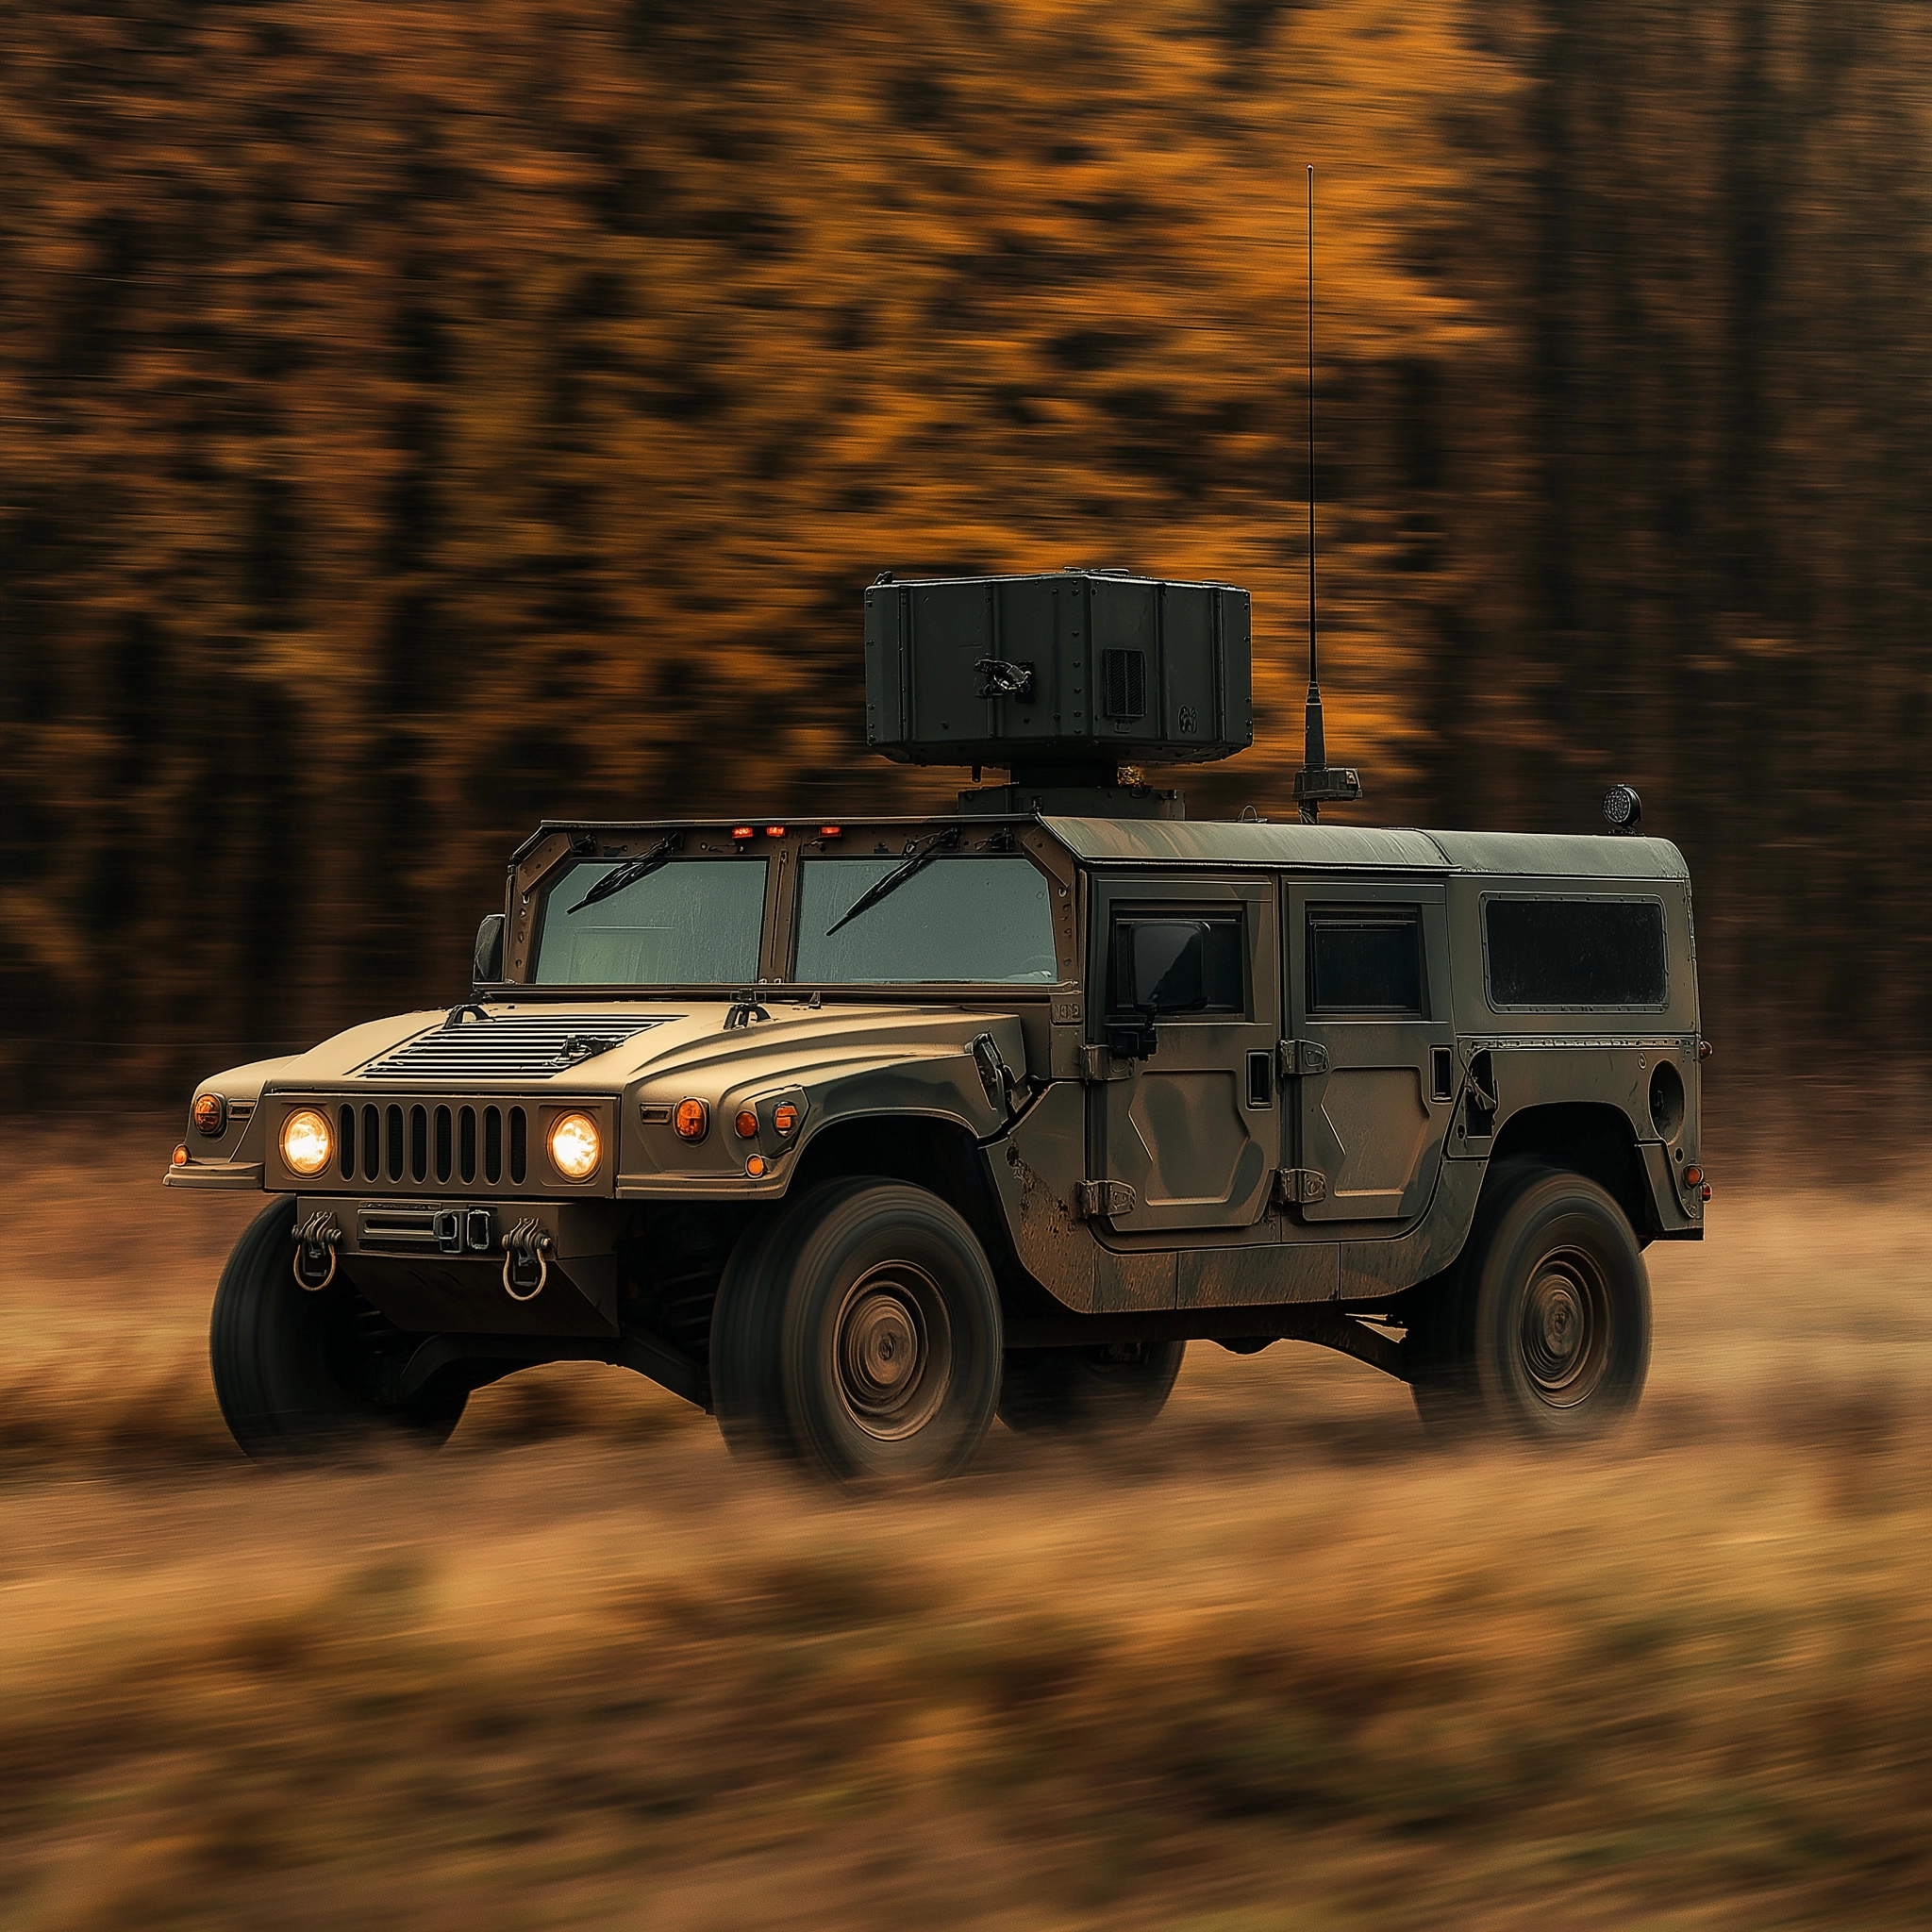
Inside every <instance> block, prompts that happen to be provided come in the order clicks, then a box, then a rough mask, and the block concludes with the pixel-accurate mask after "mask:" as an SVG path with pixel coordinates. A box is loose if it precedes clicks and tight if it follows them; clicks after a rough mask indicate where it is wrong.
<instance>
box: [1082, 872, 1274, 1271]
mask: <svg viewBox="0 0 1932 1932" xmlns="http://www.w3.org/2000/svg"><path fill="white" fill-rule="evenodd" d="M1093 910H1094V917H1093V921H1092V934H1093V949H1094V957H1093V958H1092V960H1091V974H1092V978H1091V982H1090V983H1091V985H1092V986H1093V987H1094V989H1095V991H1096V995H1097V996H1096V997H1095V998H1094V999H1093V1000H1092V1002H1091V1006H1092V1008H1094V1009H1095V1010H1098V1009H1100V1008H1102V1007H1103V1006H1104V1008H1105V1019H1104V1033H1103V1038H1104V1040H1105V1041H1106V1058H1107V1064H1108V1074H1109V1077H1108V1078H1107V1079H1106V1080H1105V1081H1103V1082H1101V1083H1099V1084H1096V1085H1095V1086H1093V1087H1092V1088H1091V1089H1090V1092H1091V1096H1092V1097H1091V1103H1090V1109H1089V1121H1090V1149H1089V1163H1090V1164H1089V1168H1088V1172H1089V1173H1090V1174H1095V1175H1097V1176H1100V1177H1102V1178H1104V1179H1105V1180H1106V1181H1108V1182H1113V1183H1117V1184H1119V1185H1118V1186H1116V1187H1114V1188H1111V1189H1107V1190H1104V1192H1105V1194H1106V1195H1107V1197H1108V1205H1107V1207H1106V1208H1105V1209H1104V1211H1105V1212H1106V1214H1107V1218H1108V1221H1109V1222H1110V1223H1111V1224H1112V1226H1113V1227H1114V1228H1116V1229H1117V1230H1119V1231H1120V1232H1122V1233H1138V1232H1141V1231H1142V1230H1146V1231H1149V1232H1153V1231H1156V1230H1159V1229H1168V1228H1204V1227H1249V1226H1252V1225H1253V1224H1255V1223H1256V1222H1257V1221H1258V1220H1260V1218H1261V1217H1262V1216H1263V1215H1264V1214H1265V1213H1266V1212H1267V1209H1268V1203H1269V1192H1270V1187H1271V1183H1272V1180H1273V1175H1274V1167H1275V1164H1276V1162H1277V1161H1278V1159H1279V1158H1280V1157H1279V1154H1278V1151H1277V1150H1278V1148H1279V1145H1280V1141H1281V1128H1280V1125H1279V1122H1280V1111H1279V1108H1278V1106H1277V1104H1276V1097H1275V1076H1274V1057H1275V1042H1276V1041H1278V1040H1279V1038H1280V1033H1281V1025H1280V1020H1281V998H1280V989H1281V974H1280V972H1279V969H1278V965H1277V953H1276V933H1277V930H1278V926H1277V919H1276V913H1275V909H1274V884H1273V882H1272V881H1254V882H1241V883H1226V884H1223V883H1210V882H1205V881H1201V880H1165V879H1120V880H1113V879H1108V880H1103V881H1101V882H1099V884H1098V885H1097V887H1096V890H1095V893H1094V908H1093ZM1124 1190H1125V1191H1131V1200H1129V1199H1128V1197H1127V1194H1126V1192H1124Z"/></svg>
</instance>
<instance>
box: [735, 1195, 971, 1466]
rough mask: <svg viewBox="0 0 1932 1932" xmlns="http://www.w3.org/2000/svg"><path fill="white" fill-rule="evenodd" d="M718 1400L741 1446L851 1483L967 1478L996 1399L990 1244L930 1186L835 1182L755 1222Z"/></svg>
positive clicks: (740, 1269)
mask: <svg viewBox="0 0 1932 1932" xmlns="http://www.w3.org/2000/svg"><path fill="white" fill-rule="evenodd" d="M711 1333H712V1345H711V1384H712V1399H713V1402H714V1404H715V1406H716V1408H717V1412H718V1418H719V1421H720V1423H721V1424H722V1425H723V1427H724V1438H725V1441H726V1442H727V1443H728V1444H729V1445H730V1447H731V1449H732V1450H733V1452H734V1453H735V1454H745V1453H755V1454H765V1455H775V1456H778V1457H786V1458H795V1459H797V1460H799V1461H801V1462H803V1463H804V1464H805V1465H806V1467H808V1469H810V1470H811V1471H813V1473H815V1474H819V1475H822V1476H824V1477H826V1478H828V1479H829V1480H831V1481H833V1482H837V1483H842V1484H846V1485H849V1486H854V1487H860V1488H865V1487H874V1486H884V1485H897V1484H904V1483H912V1482H928V1481H933V1480H936V1479H938V1478H941V1477H943V1476H948V1475H953V1474H957V1473H958V1471H959V1470H961V1469H963V1468H964V1467H965V1466H966V1464H967V1463H968V1462H969V1461H970V1460H971V1459H972V1457H973V1456H974V1452H975V1451H976V1450H977V1449H978V1447H979V1444H980V1442H981V1441H982V1440H983V1439H984V1438H985V1435H986V1432H987V1430H988V1428H989V1427H990V1426H991V1423H992V1416H993V1407H994V1404H995V1403H996V1402H997V1400H998V1397H999V1380H1000V1307H999V1294H998V1290H997V1288H996V1286H995V1284H994V1281H993V1277H992V1270H991V1267H990V1266H989V1265H988V1263H987V1258H986V1254H985V1251H984V1250H983V1249H982V1248H981V1247H980V1245H979V1242H978V1241H977V1240H976V1239H975V1238H974V1233H973V1230H972V1229H971V1228H970V1227H968V1226H967V1224H966V1223H965V1221H964V1220H963V1219H962V1218H961V1217H960V1216H959V1215H958V1213H957V1212H956V1211H955V1210H954V1209H953V1208H950V1207H948V1206H947V1204H946V1203H945V1202H943V1201H941V1200H940V1199H939V1198H938V1197H937V1196H936V1195H933V1194H930V1193H927V1192H926V1191H925V1190H924V1189H923V1188H915V1187H908V1186H906V1185H904V1184H902V1183H899V1182H894V1181H880V1180H872V1179H863V1178H852V1179H843V1180H835V1181H828V1182H826V1183H825V1184H824V1186H822V1187H819V1188H815V1189H813V1190H812V1191H810V1192H809V1193H808V1194H806V1195H804V1196H802V1197H801V1198H800V1199H799V1200H798V1201H796V1202H794V1203H793V1204H792V1205H791V1207H789V1208H787V1209H786V1211H785V1212H784V1214H783V1215H782V1216H780V1218H779V1219H778V1220H777V1221H776V1222H775V1223H774V1224H771V1225H770V1226H769V1227H768V1228H766V1229H762V1230H758V1231H755V1232H753V1233H750V1234H748V1235H747V1236H746V1237H745V1238H744V1240H743V1241H742V1242H741V1246H740V1252H738V1253H734V1255H733V1256H732V1258H731V1261H730V1264H729V1265H728V1266H727V1267H726V1270H725V1274H724V1280H723V1281H722V1282H721V1283H720V1284H719V1289H718V1302H717V1307H716V1309H715V1311H714V1313H713V1316H712V1330H711Z"/></svg>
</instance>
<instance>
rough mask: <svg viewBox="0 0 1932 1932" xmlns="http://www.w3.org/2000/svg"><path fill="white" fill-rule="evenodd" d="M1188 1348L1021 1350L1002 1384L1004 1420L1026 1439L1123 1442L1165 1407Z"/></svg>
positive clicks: (1171, 1344) (1127, 1345)
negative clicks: (1097, 1437) (1063, 1436)
mask: <svg viewBox="0 0 1932 1932" xmlns="http://www.w3.org/2000/svg"><path fill="white" fill-rule="evenodd" d="M1187 1352H1188V1344H1187V1343H1186V1342H1185V1341H1135V1342H1124V1343H1120V1344H1118V1345H1116V1346H1114V1347H1111V1348H1016V1349H1014V1350H1012V1351H1011V1352H1010V1353H1009V1354H1008V1357H1007V1366H1006V1374H1005V1376H1004V1378H1003V1379H1002V1381H1001V1384H1000V1420H1001V1422H1003V1423H1005V1424H1006V1425H1007V1426H1008V1428H1009V1429H1013V1430H1016V1431H1017V1432H1018V1433H1020V1434H1021V1435H1030V1434H1034V1433H1037V1432H1044V1431H1054V1430H1058V1431H1064V1432H1066V1433H1069V1434H1123V1433H1125V1432H1126V1431H1128V1430H1133V1429H1144V1428H1146V1427H1147V1426H1148V1425H1149V1424H1151V1423H1152V1422H1153V1421H1154V1419H1155V1417H1156V1416H1158V1414H1159V1413H1160V1411H1161V1410H1162V1409H1163V1408H1165V1407H1167V1398H1168V1396H1169V1394H1170V1393H1172V1391H1173V1390H1174V1377H1175V1376H1177V1375H1178V1374H1180V1372H1181V1359H1182V1357H1184V1356H1185V1355H1186V1354H1187Z"/></svg>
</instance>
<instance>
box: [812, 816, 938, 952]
mask: <svg viewBox="0 0 1932 1932" xmlns="http://www.w3.org/2000/svg"><path fill="white" fill-rule="evenodd" d="M958 842H959V828H958V825H948V826H947V827H946V829H945V830H944V831H943V832H935V833H934V834H933V835H932V837H931V838H930V839H928V840H927V841H925V843H924V845H922V846H921V847H920V848H919V850H918V851H916V852H915V853H914V854H913V855H912V857H911V858H908V860H907V861H906V863H905V864H904V865H902V866H900V867H899V868H898V869H897V870H896V871H893V872H889V873H888V874H886V875H885V877H884V878H882V879H881V880H880V881H879V882H878V884H877V885H875V886H872V887H869V888H868V889H867V890H866V891H863V892H861V893H860V894H859V895H858V898H857V899H856V900H854V902H853V903H852V905H851V906H850V907H849V908H847V909H846V911H845V913H844V915H843V916H842V917H841V918H840V919H838V920H836V921H835V922H834V923H833V924H830V925H828V926H827V927H826V928H825V937H826V938H827V939H830V938H831V937H832V935H833V934H834V933H835V932H837V931H838V930H839V928H840V926H841V925H850V924H851V923H852V922H853V921H854V920H855V919H857V918H858V915H859V914H860V913H861V912H870V911H871V910H872V908H874V906H876V905H877V904H878V903H879V901H880V900H881V899H889V898H891V895H892V894H893V893H894V892H896V891H898V890H899V888H900V887H901V886H903V885H904V884H905V883H906V881H907V880H908V879H909V878H910V877H912V875H913V874H915V873H922V872H924V870H925V869H926V867H927V866H928V865H930V864H931V863H932V861H933V859H934V858H936V857H937V856H938V855H939V854H940V853H941V852H950V851H952V849H953V848H954V847H955V846H956V845H958Z"/></svg>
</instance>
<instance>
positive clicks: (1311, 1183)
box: [1274, 1167, 1328, 1208]
mask: <svg viewBox="0 0 1932 1932" xmlns="http://www.w3.org/2000/svg"><path fill="white" fill-rule="evenodd" d="M1274 1198H1275V1199H1276V1200H1277V1201H1279V1202H1281V1203H1282V1204H1283V1205H1284V1206H1286V1207H1290V1208H1306V1207H1307V1206H1308V1205H1309V1204H1310V1203H1311V1202H1315V1201H1325V1200H1326V1199H1327V1198H1328V1176H1327V1175H1326V1174H1324V1173H1323V1172H1322V1170H1321V1169H1320V1168H1319V1167H1283V1168H1278V1169H1276V1170H1275V1174H1274Z"/></svg>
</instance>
